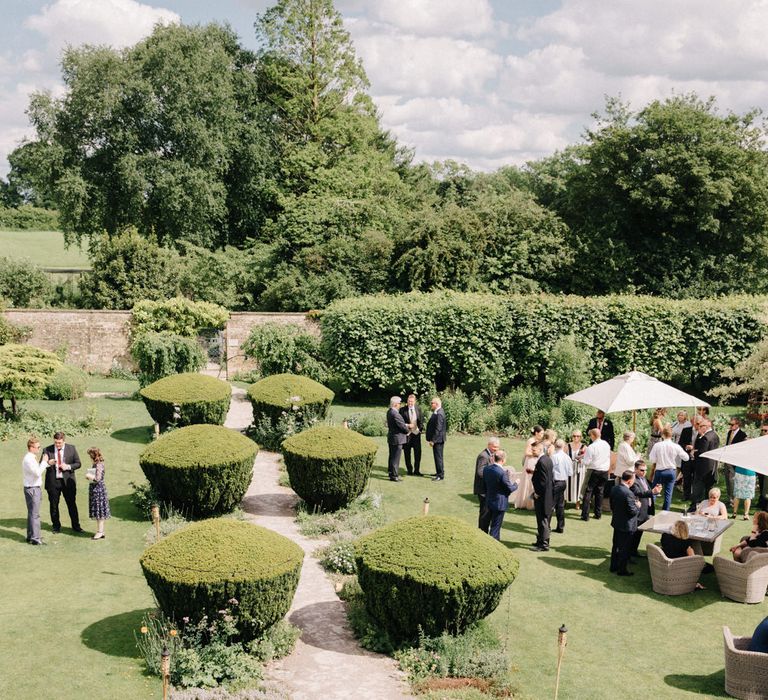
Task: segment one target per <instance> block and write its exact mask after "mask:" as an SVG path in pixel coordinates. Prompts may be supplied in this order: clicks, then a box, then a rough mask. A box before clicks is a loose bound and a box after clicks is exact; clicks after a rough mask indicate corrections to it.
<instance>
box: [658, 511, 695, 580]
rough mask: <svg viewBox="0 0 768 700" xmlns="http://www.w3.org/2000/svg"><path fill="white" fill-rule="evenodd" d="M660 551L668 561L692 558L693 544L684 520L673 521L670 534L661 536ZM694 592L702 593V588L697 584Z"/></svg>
mask: <svg viewBox="0 0 768 700" xmlns="http://www.w3.org/2000/svg"><path fill="white" fill-rule="evenodd" d="M661 551H662V552H664V554H665V555H666V556H667V558H668V559H680V558H682V557H692V556H694V555H695V554H696V552H694V551H693V542H692V541H691V540H690V539H688V524H687V523H686V522H685V521H684V520H677V521H675V522H674V523H673V524H672V532H671V533H668V532H665V533H664V534H663V535H662V536H661ZM696 590H698V591H703V590H704V586H702V585H701V584H700V583H697V584H696Z"/></svg>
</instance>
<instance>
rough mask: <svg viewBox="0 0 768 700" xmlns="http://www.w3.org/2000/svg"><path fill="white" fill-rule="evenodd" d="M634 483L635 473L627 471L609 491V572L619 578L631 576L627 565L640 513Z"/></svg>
mask: <svg viewBox="0 0 768 700" xmlns="http://www.w3.org/2000/svg"><path fill="white" fill-rule="evenodd" d="M634 483H635V472H633V471H632V470H631V469H627V470H626V471H625V472H624V473H623V474H622V475H621V483H620V484H619V485H618V486H616V487H614V489H613V490H612V491H611V527H612V528H613V546H612V547H611V571H612V572H613V573H616V574H618V575H619V576H633V573H632V572H631V571H627V563H628V562H629V549H630V546H631V543H632V539H633V537H634V535H635V531H636V530H637V514H638V513H639V512H640V501H639V500H637V498H636V496H635V494H634V493H632V485H633V484H634Z"/></svg>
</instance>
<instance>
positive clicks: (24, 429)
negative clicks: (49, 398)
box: [0, 406, 112, 442]
mask: <svg viewBox="0 0 768 700" xmlns="http://www.w3.org/2000/svg"><path fill="white" fill-rule="evenodd" d="M111 429H112V419H111V418H98V417H97V413H96V409H95V408H94V407H93V406H91V407H90V408H89V409H88V411H87V412H86V413H85V415H83V413H82V411H81V410H79V411H77V412H74V411H73V412H71V413H69V414H61V413H58V412H57V413H53V414H52V413H47V412H46V413H43V412H41V411H29V410H25V409H19V410H18V411H17V412H16V413H15V414H14V415H6V416H4V417H2V418H0V442H4V441H6V440H10V439H11V438H21V437H23V438H28V437H29V436H30V435H53V433H55V432H56V431H57V430H61V431H62V432H63V433H66V434H67V435H69V436H71V437H75V436H77V435H103V434H105V433H108V432H110V431H111Z"/></svg>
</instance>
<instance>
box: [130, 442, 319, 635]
mask: <svg viewBox="0 0 768 700" xmlns="http://www.w3.org/2000/svg"><path fill="white" fill-rule="evenodd" d="M179 432H180V431H179ZM303 558H304V552H303V550H302V549H301V547H299V546H298V545H297V544H295V543H293V542H291V541H290V540H289V539H287V538H285V537H283V536H282V535H278V534H277V533H275V532H272V531H271V530H267V529H266V528H263V527H259V526H257V525H252V524H250V523H246V522H242V521H236V520H230V519H227V518H220V519H216V520H204V521H202V522H199V523H195V524H194V525H190V526H189V527H187V528H185V529H183V530H180V531H178V532H176V533H174V534H173V535H170V536H169V537H168V538H167V539H165V540H162V541H161V542H158V543H157V544H155V545H152V546H151V547H149V548H148V549H147V550H146V551H145V552H144V554H143V555H142V557H141V560H140V562H141V568H142V570H143V571H144V576H145V577H146V579H147V583H148V584H149V587H150V588H151V589H152V591H153V592H154V594H155V597H156V598H157V602H158V604H159V606H160V608H161V609H162V610H163V612H164V613H165V614H166V615H168V616H169V617H171V618H173V619H176V620H183V619H184V618H189V619H190V620H191V621H192V622H199V621H200V620H201V619H202V618H203V616H206V615H207V616H208V617H209V618H213V617H214V616H215V615H216V614H217V611H219V610H222V609H224V608H227V607H228V604H229V601H230V600H232V599H235V600H237V601H238V612H239V614H238V618H239V624H238V634H239V635H240V637H241V638H243V639H246V640H248V639H254V638H255V637H257V636H258V635H259V634H261V633H262V632H264V631H265V630H266V629H268V628H269V627H271V626H272V625H274V624H275V623H276V622H278V621H279V620H281V619H282V618H283V616H284V615H285V614H286V613H287V612H288V609H289V608H290V605H291V601H292V600H293V595H294V593H295V592H296V586H297V585H298V582H299V574H300V572H301V564H302V560H303Z"/></svg>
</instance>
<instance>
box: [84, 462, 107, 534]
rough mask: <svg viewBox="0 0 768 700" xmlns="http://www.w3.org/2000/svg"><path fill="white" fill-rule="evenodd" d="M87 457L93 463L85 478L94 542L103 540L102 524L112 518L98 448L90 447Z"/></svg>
mask: <svg viewBox="0 0 768 700" xmlns="http://www.w3.org/2000/svg"><path fill="white" fill-rule="evenodd" d="M88 456H89V457H90V458H91V460H92V461H93V466H92V467H91V468H90V469H89V470H88V472H87V473H86V475H85V478H86V479H88V481H90V482H91V483H90V484H89V486H88V517H89V518H91V520H95V521H96V527H97V529H96V534H95V535H94V536H93V539H94V540H103V539H104V537H106V535H105V534H104V522H105V521H106V520H108V519H109V518H110V517H112V513H111V512H110V510H109V497H108V496H107V486H106V484H105V483H104V457H103V456H102V454H101V450H100V449H99V448H98V447H91V448H90V449H89V450H88Z"/></svg>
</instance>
